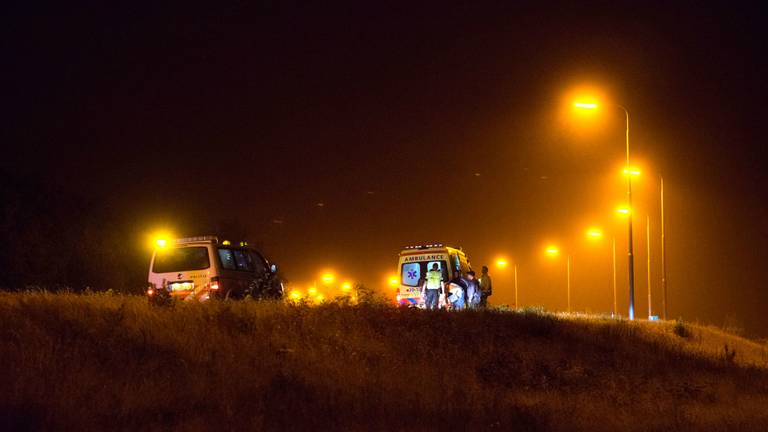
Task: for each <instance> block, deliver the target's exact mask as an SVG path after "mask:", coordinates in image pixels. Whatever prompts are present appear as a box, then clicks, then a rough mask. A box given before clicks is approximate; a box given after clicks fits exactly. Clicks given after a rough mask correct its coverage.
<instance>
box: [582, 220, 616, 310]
mask: <svg viewBox="0 0 768 432" xmlns="http://www.w3.org/2000/svg"><path fill="white" fill-rule="evenodd" d="M602 238H603V231H602V230H600V229H599V228H590V229H588V230H587V239H589V240H591V241H597V240H600V239H602ZM612 240H613V242H612V248H611V252H612V255H611V258H612V262H611V264H612V266H611V269H612V270H613V316H615V315H616V238H615V237H613V239H612Z"/></svg>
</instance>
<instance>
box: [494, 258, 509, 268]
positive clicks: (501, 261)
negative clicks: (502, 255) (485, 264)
mask: <svg viewBox="0 0 768 432" xmlns="http://www.w3.org/2000/svg"><path fill="white" fill-rule="evenodd" d="M506 266H507V260H505V259H497V260H496V267H499V268H504V267H506Z"/></svg>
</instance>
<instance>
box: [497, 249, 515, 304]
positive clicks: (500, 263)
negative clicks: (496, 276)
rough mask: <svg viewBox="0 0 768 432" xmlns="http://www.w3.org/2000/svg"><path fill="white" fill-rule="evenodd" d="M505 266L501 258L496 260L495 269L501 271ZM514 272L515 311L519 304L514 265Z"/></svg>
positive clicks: (505, 263) (505, 262)
mask: <svg viewBox="0 0 768 432" xmlns="http://www.w3.org/2000/svg"><path fill="white" fill-rule="evenodd" d="M507 265H508V263H507V260H505V259H503V258H499V259H497V260H496V267H497V268H499V269H500V270H503V269H504V268H506V267H507ZM514 270H515V274H514V276H515V309H517V308H519V307H520V303H518V301H517V264H515V267H514Z"/></svg>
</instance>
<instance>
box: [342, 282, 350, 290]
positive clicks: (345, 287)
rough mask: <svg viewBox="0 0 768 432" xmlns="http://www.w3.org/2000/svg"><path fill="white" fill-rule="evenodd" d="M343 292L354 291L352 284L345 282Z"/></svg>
mask: <svg viewBox="0 0 768 432" xmlns="http://www.w3.org/2000/svg"><path fill="white" fill-rule="evenodd" d="M341 290H342V291H344V292H349V291H351V290H352V283H351V282H344V283H343V284H342V285H341Z"/></svg>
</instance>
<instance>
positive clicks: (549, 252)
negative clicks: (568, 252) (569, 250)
mask: <svg viewBox="0 0 768 432" xmlns="http://www.w3.org/2000/svg"><path fill="white" fill-rule="evenodd" d="M546 253H547V255H549V256H557V255H558V254H560V249H558V248H557V246H547V249H546Z"/></svg>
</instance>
